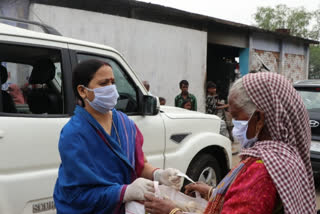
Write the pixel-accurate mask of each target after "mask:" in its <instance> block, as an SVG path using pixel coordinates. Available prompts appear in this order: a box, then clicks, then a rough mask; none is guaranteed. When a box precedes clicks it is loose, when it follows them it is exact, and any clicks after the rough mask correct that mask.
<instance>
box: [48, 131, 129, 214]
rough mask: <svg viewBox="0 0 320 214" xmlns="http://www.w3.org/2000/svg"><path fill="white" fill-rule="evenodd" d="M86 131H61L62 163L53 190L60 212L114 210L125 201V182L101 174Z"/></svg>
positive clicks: (103, 211) (104, 211) (109, 211)
mask: <svg viewBox="0 0 320 214" xmlns="http://www.w3.org/2000/svg"><path fill="white" fill-rule="evenodd" d="M83 132H86V131H83ZM67 133H68V132H67ZM86 134H89V133H81V134H80V133H78V134H74V133H73V134H69V133H68V134H64V132H63V131H62V132H61V136H60V141H59V152H60V157H61V161H62V164H61V167H60V169H59V178H58V181H57V184H56V188H55V193H54V197H55V202H56V208H57V211H59V212H58V213H113V212H114V210H115V209H116V208H117V206H119V204H122V198H123V194H124V191H125V189H126V185H120V184H118V183H112V182H109V181H107V180H106V179H105V178H104V177H103V176H101V175H100V174H99V169H97V168H96V167H95V163H94V162H95V161H96V160H95V159H94V158H93V157H94V150H92V148H90V149H88V146H90V143H92V142H87V141H88V140H87V139H88V138H87V139H85V138H84V136H85V135H86Z"/></svg>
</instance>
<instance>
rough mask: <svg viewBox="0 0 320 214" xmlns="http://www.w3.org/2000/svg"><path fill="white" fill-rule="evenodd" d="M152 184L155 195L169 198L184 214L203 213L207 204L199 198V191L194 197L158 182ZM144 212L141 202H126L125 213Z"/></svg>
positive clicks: (141, 213) (143, 213)
mask: <svg viewBox="0 0 320 214" xmlns="http://www.w3.org/2000/svg"><path fill="white" fill-rule="evenodd" d="M154 186H155V196H156V197H158V198H165V199H169V200H171V201H172V202H173V203H175V204H176V207H177V208H180V209H182V210H183V213H185V214H199V213H203V212H204V210H205V208H206V206H207V204H208V201H207V200H205V199H203V198H201V197H200V194H199V193H198V194H196V196H197V197H196V198H193V197H190V196H188V195H185V194H183V193H182V192H179V191H177V190H175V189H173V188H171V187H168V186H165V185H158V182H154ZM145 213H146V212H145V209H144V205H143V204H141V203H139V202H135V201H133V202H128V203H126V214H145Z"/></svg>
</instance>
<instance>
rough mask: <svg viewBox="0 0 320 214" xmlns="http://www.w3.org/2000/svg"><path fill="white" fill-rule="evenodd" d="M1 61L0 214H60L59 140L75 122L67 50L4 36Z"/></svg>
mask: <svg viewBox="0 0 320 214" xmlns="http://www.w3.org/2000/svg"><path fill="white" fill-rule="evenodd" d="M0 62H1V67H2V70H1V72H3V74H5V72H6V73H7V78H6V79H5V77H4V78H3V76H2V75H1V83H2V90H1V95H0V213H11V214H16V213H36V212H40V211H43V212H44V211H46V213H55V210H54V203H53V199H52V195H53V188H54V184H55V181H56V178H57V172H58V167H59V164H60V158H59V152H58V140H59V135H60V130H61V128H62V127H63V125H64V124H65V123H66V122H67V121H68V120H69V117H70V111H69V110H68V108H67V104H68V101H66V100H68V97H67V96H65V95H66V93H65V91H66V88H65V85H64V84H65V81H64V79H61V77H64V72H65V71H66V70H70V69H71V66H70V61H69V54H68V50H67V45H66V44H64V43H59V42H52V41H45V40H39V39H32V38H25V37H18V36H15V37H13V36H12V37H9V36H4V35H0ZM48 72H50V73H48ZM52 75H53V76H52ZM4 76H5V75H4ZM66 76H67V75H66ZM31 79H32V81H31ZM48 97H50V98H48ZM47 98H48V99H47ZM12 104H13V105H12ZM69 106H70V105H69Z"/></svg>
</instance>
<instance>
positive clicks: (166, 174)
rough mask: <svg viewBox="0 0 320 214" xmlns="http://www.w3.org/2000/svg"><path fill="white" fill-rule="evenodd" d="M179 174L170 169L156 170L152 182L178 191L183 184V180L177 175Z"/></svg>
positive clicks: (175, 170) (177, 171)
mask: <svg viewBox="0 0 320 214" xmlns="http://www.w3.org/2000/svg"><path fill="white" fill-rule="evenodd" d="M179 172H180V171H179V170H177V169H172V168H168V169H165V170H163V169H157V170H155V171H154V173H153V180H154V181H159V183H160V184H164V185H166V186H170V187H172V188H175V189H177V190H179V189H180V188H181V186H182V182H183V178H182V177H180V176H178V175H177V174H178V173H179Z"/></svg>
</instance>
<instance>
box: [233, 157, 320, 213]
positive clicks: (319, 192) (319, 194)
mask: <svg viewBox="0 0 320 214" xmlns="http://www.w3.org/2000/svg"><path fill="white" fill-rule="evenodd" d="M238 162H239V156H238V154H235V155H233V156H232V167H234V166H235V165H236V164H237V163H238ZM317 210H320V188H318V189H317Z"/></svg>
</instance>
